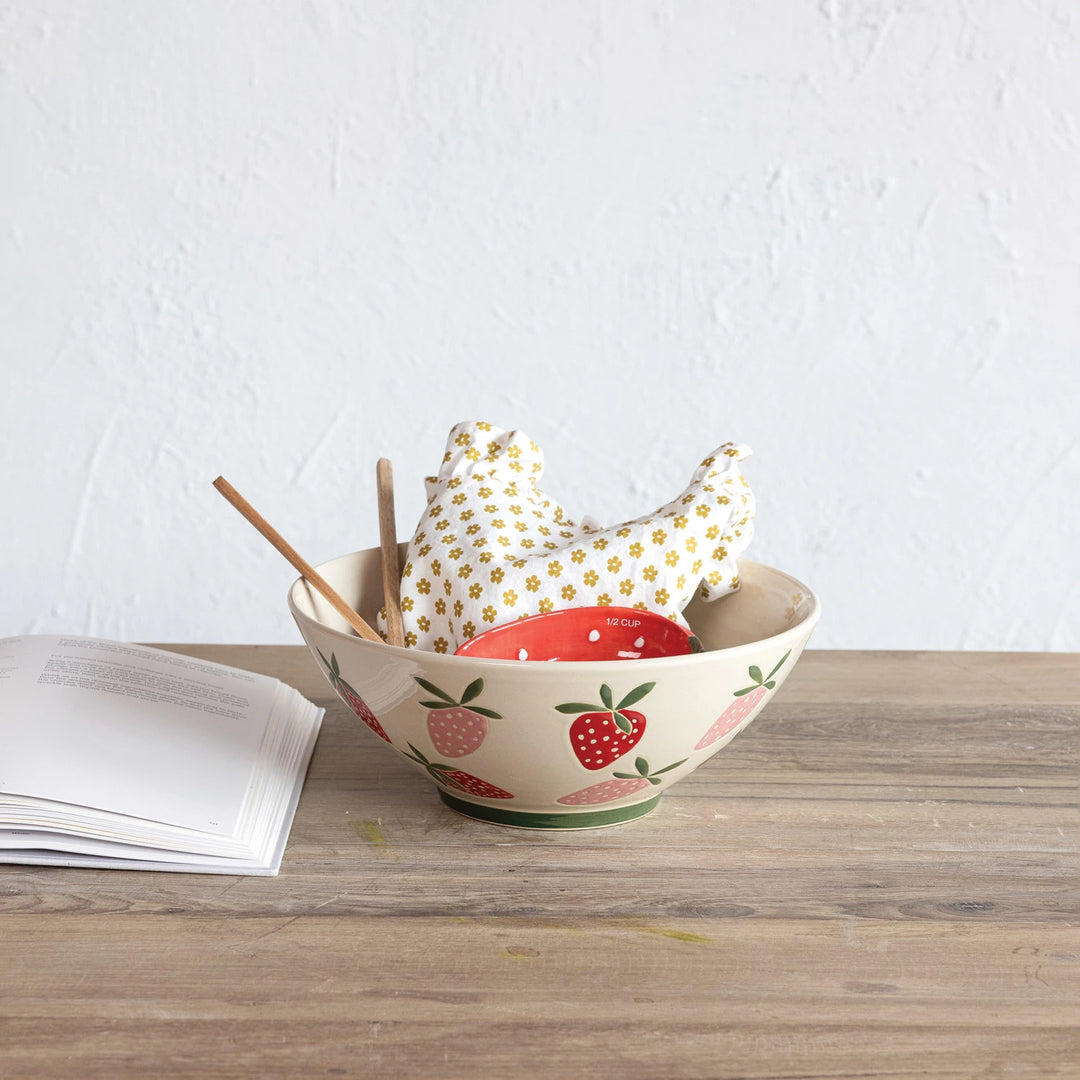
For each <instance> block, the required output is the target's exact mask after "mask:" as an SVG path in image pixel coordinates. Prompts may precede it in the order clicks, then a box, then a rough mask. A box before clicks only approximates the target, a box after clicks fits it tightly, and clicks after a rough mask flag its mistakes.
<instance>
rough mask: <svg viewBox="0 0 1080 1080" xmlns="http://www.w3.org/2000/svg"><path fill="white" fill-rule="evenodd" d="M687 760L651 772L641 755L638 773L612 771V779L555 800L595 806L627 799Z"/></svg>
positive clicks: (636, 765)
mask: <svg viewBox="0 0 1080 1080" xmlns="http://www.w3.org/2000/svg"><path fill="white" fill-rule="evenodd" d="M685 761H686V758H683V759H682V761H676V762H674V763H673V764H671V765H665V766H664V768H662V769H657V770H656V772H650V771H649V763H648V762H647V761H646V760H645V759H644V758H643V757H639V758H637V759H636V760H635V761H634V768H635V769H636V770H637V772H636V773H620V772H617V773H612V774H611V776H612V779H610V780H602V781H601V782H600V783H599V784H591V785H590V786H589V787H587V788H582V789H581V790H580V791H574V792H571V794H569V795H564V796H563V797H562V798H561V799H556V800H555V801H556V802H557V803H562V805H563V806H595V805H596V804H597V803H606V802H615V800H616V799H625V798H626V797H627V796H628V795H634V794H636V793H637V792H639V791H643V790H644V789H645V788H647V787H649V786H651V785H654V784H659V783H660V777H661V775H663V774H664V773H666V772H671V770H672V769H677V768H678V767H679V766H680V765H682V764H683V762H685Z"/></svg>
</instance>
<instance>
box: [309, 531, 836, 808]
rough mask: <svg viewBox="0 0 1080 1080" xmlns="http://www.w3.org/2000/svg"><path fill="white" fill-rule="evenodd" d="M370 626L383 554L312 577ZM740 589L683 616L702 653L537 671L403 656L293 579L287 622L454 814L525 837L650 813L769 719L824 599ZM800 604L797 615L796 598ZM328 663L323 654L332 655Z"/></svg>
mask: <svg viewBox="0 0 1080 1080" xmlns="http://www.w3.org/2000/svg"><path fill="white" fill-rule="evenodd" d="M318 570H319V572H320V573H321V574H322V575H323V576H324V577H325V578H326V579H327V580H328V581H329V582H330V584H331V585H332V586H333V587H334V588H335V589H336V590H337V591H338V592H339V593H341V594H342V595H343V596H345V597H346V598H347V599H348V600H349V601H350V602H351V603H352V604H353V606H354V607H355V608H356V609H357V610H358V611H359V612H360V613H361V615H364V616H368V615H369V614H370V613H372V612H373V611H377V610H378V607H379V606H380V605H381V603H382V582H381V568H380V562H379V552H378V550H377V549H372V550H370V551H366V552H358V553H355V554H353V555H347V556H344V557H342V558H340V559H336V560H333V561H332V562H330V563H326V564H323V565H322V566H321V567H318ZM739 576H740V579H741V582H742V584H741V587H740V588H739V589H738V590H737V591H735V592H733V593H731V594H730V595H728V596H726V597H723V598H721V599H718V600H715V601H713V602H705V601H704V600H701V601H699V600H698V599H695V600H693V601H691V603H690V605H688V607H687V608H686V610H685V616H686V619H687V622H688V625H689V627H690V629H691V631H692V632H693V634H694V635H695V637H697V638H698V639H699V640H700V642H701V644H702V650H701V651H700V652H695V653H689V654H681V655H669V656H653V657H643V658H641V659H620V660H606V661H593V660H589V661H565V662H564V661H560V662H557V663H544V662H539V663H538V662H533V661H529V660H512V659H501V658H490V657H472V656H468V655H461V656H456V655H454V654H453V653H446V654H441V653H435V652H423V651H420V650H416V649H408V648H396V647H393V646H390V645H384V644H380V643H376V642H371V641H367V640H365V639H363V638H359V637H357V636H355V635H354V634H353V633H352V632H351V630H350V628H349V627H348V624H346V623H345V622H344V620H343V619H342V618H341V617H340V616H339V615H338V614H337V612H336V611H334V610H333V608H331V607H330V605H329V604H327V603H325V602H324V601H323V600H322V599H321V597H320V596H319V595H318V594H317V593H315V592H314V590H311V589H308V588H307V587H306V585H305V584H304V582H303V581H300V582H297V583H296V584H295V585H294V586H293V588H292V590H291V591H290V594H289V603H290V608H291V610H292V613H293V617H294V619H295V620H296V622H297V625H298V626H299V627H300V630H301V632H302V633H303V635H304V638H305V640H306V641H307V643H308V645H309V647H310V649H311V651H312V654H313V656H315V658H316V659H317V660H318V661H319V666H320V669H321V670H322V671H323V673H324V675H325V676H326V678H327V681H328V682H329V683H330V685H331V686H332V687H333V689H334V691H335V692H336V693H337V694H338V696H339V697H340V698H341V699H342V701H344V702H345V704H346V705H347V706H348V708H349V709H350V710H351V712H352V713H353V714H355V715H356V717H358V718H359V719H360V720H361V721H362V723H363V724H364V725H365V726H366V727H367V728H368V729H370V731H371V732H372V733H373V734H374V735H376V736H377V738H378V740H380V741H373V742H372V752H378V747H379V746H380V745H386V744H387V743H389V744H390V746H391V747H392V748H393V751H392V752H395V753H398V754H400V755H401V757H402V759H403V760H405V761H408V762H409V764H410V765H411V766H413V767H415V768H416V769H418V770H420V772H421V773H422V774H423V775H425V776H426V777H428V778H429V779H430V780H431V781H432V782H433V785H434V787H435V790H436V791H437V793H438V797H439V798H440V799H441V800H442V802H443V803H445V804H446V806H448V807H449V808H451V809H453V810H456V811H459V812H460V813H462V814H465V815H467V816H468V817H471V818H474V819H477V820H480V821H485V822H491V823H495V824H500V825H510V826H517V827H521V828H530V829H586V828H597V827H600V826H607V825H615V824H619V823H621V822H627V821H631V820H633V819H635V818H638V817H641V816H642V815H644V814H648V813H649V812H650V811H652V810H653V809H654V808H655V807H656V806H657V805H658V804H660V802H661V801H662V800H661V795H662V793H663V792H665V791H667V790H668V789H669V788H670V787H671V786H672V785H674V784H677V783H678V782H679V780H681V779H682V777H684V776H686V775H687V774H688V773H690V772H692V771H693V770H694V769H697V768H700V767H701V766H702V765H703V764H704V763H705V762H707V761H708V760H709V758H710V757H712V755H713V754H715V753H717V752H718V751H719V750H721V749H722V748H723V747H724V746H725V745H727V743H728V742H730V740H731V739H732V738H735V737H736V735H737V734H738V733H740V732H742V731H745V729H746V727H747V725H748V724H749V723H750V722H751V721H752V720H753V718H754V717H755V716H756V715H757V714H758V713H759V712H760V710H761V709H762V708H767V707H768V705H769V702H770V701H771V700H772V698H773V696H774V695H775V693H776V692H777V691H778V690H779V688H780V686H781V684H782V682H783V680H784V679H785V678H786V677H787V676H788V675H789V674H790V673H791V671H792V670H793V668H794V667H795V665H796V663H797V661H798V658H799V656H800V654H801V652H802V650H803V648H804V647H805V645H806V642H807V640H808V639H809V637H810V634H811V632H812V630H813V628H814V626H815V624H816V623H817V620H818V617H819V611H820V609H819V605H818V602H817V599H816V597H815V596H814V594H813V593H812V592H811V591H810V590H809V589H808V588H807V587H806V586H805V585H803V584H802V583H801V582H798V581H795V580H794V579H792V578H791V577H789V576H788V575H787V574H785V573H783V572H782V571H779V570H776V569H773V568H771V567H768V566H763V565H761V564H758V563H753V562H749V561H747V560H743V561H741V562H740V564H739ZM795 594H798V595H799V596H800V597H801V603H800V605H799V607H798V609H797V611H796V613H795V615H794V621H792V620H793V615H792V604H791V597H792V596H793V595H795ZM327 658H329V659H327Z"/></svg>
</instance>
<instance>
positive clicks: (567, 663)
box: [286, 548, 821, 674]
mask: <svg viewBox="0 0 1080 1080" xmlns="http://www.w3.org/2000/svg"><path fill="white" fill-rule="evenodd" d="M377 551H378V548H362V549H360V550H358V551H350V552H347V553H346V554H344V555H338V556H336V557H335V558H333V559H327V560H326V561H324V562H321V563H319V564H318V565H317V566H316V567H315V569H316V570H317V571H318V572H319V573H320V574H322V573H324V571H325V569H326V568H328V567H330V566H332V565H333V564H334V563H340V562H344V561H345V560H347V559H355V558H356V557H357V556H361V555H367V554H369V553H371V552H377ZM739 564H740V565H747V566H759V567H761V568H762V569H763V570H768V571H770V572H771V573H773V574H779V575H780V576H781V577H782V578H784V579H786V580H787V581H788V582H790V584H791V585H793V586H795V587H796V589H797V590H798V591H800V592H802V594H803V596H804V597H805V599H806V600H807V601H809V604H810V609H809V610H808V611H807V613H806V615H805V616H804V617H803V618H802V619H800V620H799V622H797V623H795V625H794V626H789V627H788V628H787V629H786V630H781V631H780V633H778V634H771V635H769V636H768V637H763V638H757V639H755V640H754V641H747V642H744V643H743V644H741V645H730V646H728V647H727V648H724V649H705V650H704V651H703V652H699V653H686V654H681V655H678V656H652V657H642V658H641V659H638V660H560V661H558V662H557V663H550V662H542V661H537V660H500V659H496V658H494V657H488V656H458V655H457V654H456V653H452V652H446V653H437V652H430V651H428V650H426V649H424V650H421V649H410V648H407V647H406V646H403V645H390V644H389V643H388V642H385V641H382V642H376V641H368V640H367V639H366V638H362V637H360V636H359V635H358V634H354V633H351V632H349V633H346V632H345V631H343V630H337V629H335V628H334V627H332V626H327V625H326V624H325V623H323V622H320V621H319V620H318V619H316V618H314V617H312V616H311V615H308V614H307V613H306V612H303V611H301V610H300V609H299V607H298V606H297V604H296V601H295V600H294V598H293V596H294V593H295V592H296V591H297V590H298V589H300V588H301V587H302V586H303V585H305V584H306V583H305V581H304V579H303V578H302V577H298V578H296V580H295V581H293V583H292V584H291V585H290V586H289V591H288V593H287V595H286V599H287V602H288V605H289V611H290V612H291V613H292V616H293V619H294V620H295V621H296V622H297V624H298V625H299V624H304V623H306V624H309V625H310V626H312V627H313V628H317V629H318V630H319V631H320V632H322V633H326V634H330V635H331V637H336V638H338V639H340V640H341V641H342V642H348V643H349V644H350V645H360V646H361V647H363V648H370V649H390V650H391V651H392V652H393V653H394V655H395V656H399V657H404V658H409V659H412V660H413V661H414V662H416V660H417V657H418V656H422V657H423V658H424V660H425V661H430V662H432V663H435V664H439V665H442V664H454V665H457V666H459V667H461V666H463V665H465V666H468V667H471V668H472V669H473V670H475V671H477V672H479V671H480V670H481V669H483V668H497V669H499V670H506V669H508V668H516V669H518V670H519V671H526V670H528V671H529V672H530V673H538V672H541V671H552V670H555V671H566V673H567V674H574V673H577V672H583V671H585V670H586V669H590V668H595V667H596V665H598V664H600V665H603V666H605V667H606V666H607V665H609V664H611V665H619V666H620V668H623V669H625V668H626V667H627V665H632V666H633V667H635V668H636V667H637V666H639V665H648V667H649V669H650V670H653V669H656V668H665V667H677V666H679V665H681V664H687V663H694V662H696V661H700V660H701V659H702V658H704V657H717V658H719V657H724V658H725V659H726V658H737V657H738V656H740V655H741V654H743V653H750V652H756V651H758V650H760V649H761V648H762V647H763V646H768V645H775V646H783V645H786V644H788V643H789V642H791V643H794V642H795V641H796V640H798V639H799V638H804V637H805V638H809V636H810V634H811V633H812V632H813V629H814V627H815V626H816V625H817V623H818V620H819V619H820V618H821V600H820V598H819V597H818V595H817V593H816V592H814V590H813V589H811V588H810V586H809V585H807V584H806V583H805V582H803V581H800V580H799V579H798V578H796V577H793V576H792V575H791V574H789V573H788V572H787V571H786V570H780V569H778V568H777V567H775V566H770V565H768V564H767V563H762V562H757V561H756V560H754V559H740V560H739ZM722 600H723V597H718V598H717V601H716V602H717V603H719V602H720V601H722ZM691 629H692V628H691ZM462 669H463V670H465V668H464V667H463V668H462ZM568 669H569V670H568Z"/></svg>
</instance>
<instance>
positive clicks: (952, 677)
mask: <svg viewBox="0 0 1080 1080" xmlns="http://www.w3.org/2000/svg"><path fill="white" fill-rule="evenodd" d="M168 647H169V648H173V649H176V650H177V651H180V652H184V653H187V654H189V655H196V656H202V657H206V658H209V659H214V660H220V661H223V662H225V663H230V664H235V665H237V666H240V667H246V668H249V669H251V670H256V671H262V672H266V673H269V674H273V675H276V676H278V677H280V678H282V679H284V680H286V681H287V682H290V683H292V684H293V685H294V686H297V687H298V688H299V689H300V690H301V691H302V692H304V693H305V694H306V695H307V696H309V697H311V698H312V699H314V700H316V701H318V702H319V703H320V704H323V705H325V706H326V707H327V710H328V712H327V718H326V721H325V723H324V727H323V731H322V734H321V735H320V738H319V744H318V747H317V749H316V752H315V756H314V759H313V761H312V765H311V770H310V774H309V777H308V780H307V784H306V786H305V790H304V795H303V798H302V799H301V803H300V807H299V810H298V813H297V817H296V821H295V824H294V826H293V830H292V834H291V838H290V843H289V847H288V849H287V851H286V856H285V861H284V863H283V866H282V871H281V874H280V876H279V877H276V878H254V877H217V876H211V875H181V874H159V873H132V872H122V871H92V870H74V869H59V868H27V867H18V866H0V964H2V965H3V971H4V973H5V978H4V979H3V980H0V1076H2V1077H4V1078H8V1077H11V1078H19V1080H21V1078H24V1077H25V1078H39V1077H40V1078H46V1077H48V1078H53V1077H57V1078H59V1077H65V1078H68V1077H87V1078H96V1077H102V1078H105V1077H109V1078H112V1077H125V1078H126V1077H144V1076H145V1077H207V1078H210V1077H215V1078H216V1077H248V1076H252V1077H278V1076H280V1077H309V1076H310V1077H327V1076H351V1077H391V1078H397V1077H410V1078H411V1077H428V1076H439V1077H449V1078H456V1077H461V1078H472V1080H476V1078H487V1077H491V1078H496V1077H498V1078H518V1077H520V1078H539V1080H548V1078H551V1080H556V1078H557V1080H566V1078H575V1077H586V1076H587V1077H590V1078H593V1077H595V1078H606V1077H612V1078H619V1080H636V1078H659V1080H683V1078H686V1080H690V1078H717V1080H736V1078H753V1080H766V1078H774V1080H781V1078H784V1080H795V1078H822V1080H825V1078H828V1080H840V1078H854V1077H861V1078H870V1077H887V1078H890V1080H903V1078H907V1077H912V1078H914V1077H921V1078H926V1077H932V1078H940V1080H953V1078H985V1080H1005V1078H1009V1077H1024V1078H1028V1077H1032V1078H1034V1077H1063V1078H1069V1080H1076V1078H1078V1077H1080V860H1078V839H1080V819H1078V808H1077V796H1078V777H1080V770H1078V751H1080V740H1078V736H1080V656H1076V655H1067V654H1008V655H1005V654H989V653H941V654H937V653H866V652H846V653H845V652H821V651H818V652H814V651H811V652H808V653H806V654H805V655H804V657H803V659H802V660H801V661H800V663H799V665H798V667H797V668H796V669H795V671H794V672H793V673H792V675H791V676H790V678H789V679H788V681H787V683H786V684H785V685H784V686H783V687H782V688H781V689H780V691H779V692H778V693H777V695H776V698H775V699H774V700H773V701H772V702H771V703H770V704H769V705H768V706H767V707H766V709H765V711H764V712H763V713H762V715H761V716H760V717H759V718H758V719H757V720H756V721H755V722H754V724H753V725H752V726H751V727H750V728H749V729H748V730H746V731H745V732H743V733H742V734H741V735H740V736H739V737H738V738H737V739H736V740H735V741H734V742H733V743H732V744H731V745H730V746H728V747H726V748H725V749H724V750H722V751H721V752H720V753H719V754H718V755H717V756H716V757H714V758H713V759H712V760H711V761H710V762H709V763H708V764H706V765H705V766H703V767H702V768H701V769H699V770H698V771H697V772H696V773H694V774H692V775H691V776H689V777H687V778H686V779H684V780H683V781H681V782H680V783H679V784H678V785H676V787H675V788H673V789H672V790H671V791H670V792H668V793H667V794H665V796H664V797H663V799H662V800H661V803H660V807H659V809H658V810H657V811H656V812H654V813H653V814H652V815H650V816H648V817H646V818H643V819H640V820H638V821H634V822H630V823H627V824H625V825H621V826H617V827H615V828H611V829H604V830H596V831H591V832H581V833H562V834H548V833H542V832H532V831H519V830H513V829H505V828H500V827H499V826H494V825H486V824H481V823H478V822H474V821H471V820H468V819H466V818H463V817H460V816H458V815H456V814H454V813H453V812H451V811H449V810H447V809H445V808H444V807H443V806H442V804H441V803H440V802H439V801H438V799H437V797H436V795H435V792H434V789H433V786H432V785H431V783H430V781H428V780H427V779H426V778H425V777H423V776H422V775H421V774H419V773H418V772H414V771H413V770H412V769H411V768H410V767H408V766H407V763H405V762H403V761H401V760H400V759H398V758H397V757H396V756H395V755H394V754H393V753H392V752H391V751H389V750H388V749H387V748H386V747H385V746H384V745H383V744H382V743H381V742H380V741H379V740H378V739H377V738H375V737H374V736H373V735H372V734H371V733H370V732H369V731H368V730H367V729H366V728H364V727H363V725H361V724H359V723H358V722H357V721H355V719H353V718H352V715H351V713H349V712H348V711H347V710H346V709H345V708H344V706H341V705H339V704H338V703H337V700H336V698H334V697H333V696H332V693H331V691H330V689H329V687H328V685H327V684H326V683H325V682H324V680H323V679H322V676H321V675H320V674H319V672H318V670H317V668H316V666H315V665H314V664H313V663H312V661H311V660H310V658H309V655H308V653H307V651H306V649H303V648H302V647H270V646H265V647H264V646H209V645H204V646H168Z"/></svg>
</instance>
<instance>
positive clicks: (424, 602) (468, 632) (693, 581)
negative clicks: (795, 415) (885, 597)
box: [379, 421, 754, 652]
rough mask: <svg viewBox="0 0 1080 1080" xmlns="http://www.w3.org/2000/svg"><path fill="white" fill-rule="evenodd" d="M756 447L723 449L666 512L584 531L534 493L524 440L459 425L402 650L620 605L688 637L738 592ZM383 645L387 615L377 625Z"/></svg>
mask: <svg viewBox="0 0 1080 1080" xmlns="http://www.w3.org/2000/svg"><path fill="white" fill-rule="evenodd" d="M749 456H750V450H749V448H748V447H746V446H743V445H741V444H738V443H724V444H723V445H721V446H719V447H717V449H716V450H714V451H713V452H712V453H711V454H710V455H709V456H708V457H707V458H705V460H704V461H703V462H702V463H701V464H700V465H699V466H698V467H697V469H695V470H694V474H693V476H692V477H691V479H690V484H689V486H688V487H687V488H686V490H685V491H683V492H682V493H681V494H680V495H678V496H677V497H676V498H674V499H673V500H672V501H671V502H669V503H666V504H665V505H664V506H661V507H660V509H658V510H656V511H654V512H653V513H651V514H646V515H644V516H643V517H639V518H635V519H634V520H633V521H628V522H626V523H625V524H622V525H614V526H612V527H610V528H606V529H604V528H600V527H599V525H598V524H597V523H595V522H592V521H590V520H589V519H587V518H586V519H583V520H582V521H580V522H575V521H573V520H571V518H570V517H568V515H567V513H566V511H565V510H564V509H563V508H562V506H560V505H559V504H558V503H557V502H556V501H555V500H554V499H552V498H550V497H549V496H548V495H545V494H544V493H543V492H542V491H541V490H540V489H539V487H538V486H537V482H538V481H539V479H540V477H541V476H542V474H543V471H544V455H543V453H542V452H541V450H540V448H539V447H538V446H537V445H536V443H534V442H533V441H532V440H531V439H530V438H529V437H528V436H527V435H526V434H525V433H524V432H521V431H504V430H502V429H501V428H497V427H494V426H493V425H491V424H488V423H484V422H483V421H477V422H471V423H462V424H457V425H455V426H454V427H453V428H452V429H451V431H450V435H449V438H448V439H447V444H446V453H445V455H444V456H443V461H442V466H441V467H440V469H439V474H438V476H433V477H428V478H427V480H426V485H427V498H428V501H427V507H426V509H425V510H424V512H423V514H422V516H421V518H420V522H419V524H418V525H417V528H416V533H415V534H414V536H413V538H412V540H411V541H410V543H409V550H408V555H407V558H406V560H405V565H404V567H403V568H402V580H401V607H402V619H403V622H404V627H405V643H406V645H408V646H410V647H415V648H420V649H426V650H430V651H434V652H453V651H454V650H455V649H456V648H457V647H458V646H459V645H460V644H461V643H462V642H464V641H467V640H468V639H469V638H471V637H474V636H475V635H476V634H478V633H481V632H483V631H484V630H490V629H491V628H492V627H494V626H498V625H501V624H502V623H506V622H510V621H511V620H513V619H518V618H521V617H523V616H526V615H535V614H537V613H538V612H543V611H554V610H555V609H556V608H570V607H590V606H602V605H615V606H618V607H631V608H638V609H641V610H649V611H655V612H658V613H660V614H663V615H666V616H667V617H668V618H671V619H673V620H675V621H676V622H679V623H680V624H682V625H685V621H684V620H683V619H682V616H681V612H682V609H683V608H684V607H685V606H686V604H687V603H688V602H689V601H690V598H691V597H692V596H693V595H694V592H695V591H696V590H697V588H698V585H699V584H700V585H701V586H702V595H703V597H704V598H705V599H706V600H714V599H716V598H717V597H719V596H724V595H726V594H727V593H729V592H732V591H734V590H735V589H737V588H738V586H739V579H738V567H737V565H736V560H737V559H738V557H739V555H741V554H742V552H743V551H744V550H745V549H746V547H747V545H748V544H749V542H750V538H751V536H752V535H753V519H754V498H753V495H752V494H751V491H750V487H749V485H748V484H747V482H746V480H745V479H744V477H743V475H742V473H741V472H740V470H739V463H740V462H741V461H744V460H745V459H746V458H747V457H749ZM379 623H380V630H381V631H382V632H384V633H385V618H384V614H383V613H380V617H379Z"/></svg>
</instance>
